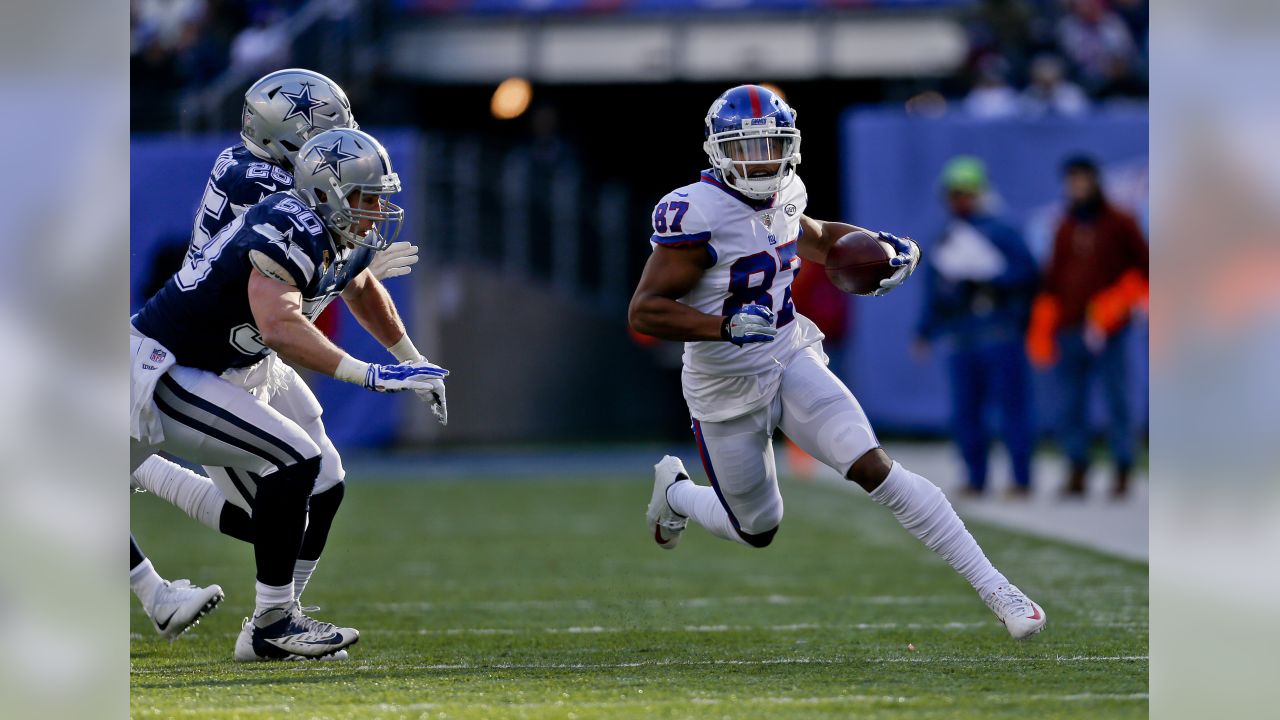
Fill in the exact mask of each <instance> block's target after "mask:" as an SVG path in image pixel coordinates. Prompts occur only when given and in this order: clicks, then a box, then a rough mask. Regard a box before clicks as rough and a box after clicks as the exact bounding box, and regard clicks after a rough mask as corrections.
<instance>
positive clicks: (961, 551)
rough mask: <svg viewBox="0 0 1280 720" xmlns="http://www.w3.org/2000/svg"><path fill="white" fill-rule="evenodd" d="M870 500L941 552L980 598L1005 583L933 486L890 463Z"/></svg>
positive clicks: (954, 512)
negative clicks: (884, 508) (886, 475)
mask: <svg viewBox="0 0 1280 720" xmlns="http://www.w3.org/2000/svg"><path fill="white" fill-rule="evenodd" d="M871 499H872V500H875V501H876V502H878V503H880V504H881V505H884V506H885V507H887V508H889V509H890V510H891V511H893V514H894V516H895V517H897V518H898V522H900V523H902V527H904V528H906V529H907V530H908V531H909V532H910V533H911V534H912V535H915V536H916V537H917V538H919V539H920V542H923V543H924V544H925V546H926V547H928V548H929V549H930V550H932V551H934V552H936V553H938V555H941V556H942V559H943V560H946V561H947V562H948V563H950V564H951V567H953V568H955V569H956V572H958V573H960V575H962V576H963V577H964V579H965V580H968V581H969V584H970V585H972V586H973V589H974V590H977V591H978V595H979V596H980V597H982V598H983V599H986V597H987V595H988V594H990V592H991V591H992V590H994V589H996V588H997V587H999V586H1000V585H1002V584H1005V583H1007V582H1009V581H1008V580H1007V579H1005V576H1004V575H1001V574H1000V571H999V570H996V569H995V566H993V565H992V564H991V561H990V560H988V559H987V556H986V555H984V554H983V553H982V548H980V547H978V542H977V541H976V540H974V539H973V536H972V535H970V534H969V531H968V530H966V529H965V527H964V522H962V521H961V520H960V516H958V515H956V511H955V510H953V509H952V508H951V503H950V502H947V496H946V495H943V494H942V491H941V490H939V489H938V486H937V485H934V484H933V483H931V482H929V481H928V480H926V479H925V478H923V477H920V476H919V475H917V474H915V473H913V472H911V471H910V470H907V469H906V468H904V467H902V466H901V465H899V464H898V463H897V462H894V463H893V468H892V469H890V470H889V477H887V478H885V480H884V482H883V483H881V484H880V487H878V488H876V489H875V492H873V493H871Z"/></svg>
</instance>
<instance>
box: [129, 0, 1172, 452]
mask: <svg viewBox="0 0 1280 720" xmlns="http://www.w3.org/2000/svg"><path fill="white" fill-rule="evenodd" d="M1091 4H1092V3H1091V2H1090V0H1085V1H1084V2H1080V1H1079V0H1076V1H1075V2H1070V3H1065V2H1059V1H1058V0H1050V1H1041V2H1034V1H1028V2H1021V1H1018V0H1008V1H1006V0H983V1H969V0H937V1H931V0H923V1H921V0H871V1H868V2H839V1H823V0H742V1H738V2H714V1H706V2H674V1H664V0H632V1H626V0H614V1H611V2H590V1H576V2H574V1H558V0H538V1H535V0H523V1H521V0H508V1H502V0H490V1H485V2H445V1H443V0H442V1H439V2H433V1H430V0H416V1H415V0H396V1H393V2H357V1H355V0H339V1H336V2H334V1H331V0H312V1H310V2H289V1H281V2H245V3H239V2H219V1H217V0H174V1H173V2H135V3H134V13H133V18H132V20H133V22H132V28H133V44H134V47H133V50H134V52H133V57H132V87H133V93H132V125H133V134H132V151H131V158H132V160H131V162H132V168H131V169H132V179H131V187H132V198H133V200H132V207H131V210H132V213H131V217H132V230H131V253H132V264H131V267H132V271H131V275H132V288H133V304H134V306H135V307H136V306H137V305H138V304H139V303H140V302H141V301H142V300H144V299H145V296H146V292H147V289H148V288H149V287H154V283H155V282H156V279H157V278H160V277H163V276H165V275H167V274H168V273H169V272H171V268H172V267H173V266H174V265H176V262H177V257H178V256H179V255H180V250H177V248H180V247H181V245H182V244H183V243H185V242H186V240H187V237H188V235H189V232H190V225H191V217H192V214H193V211H194V208H195V201H196V194H195V190H194V189H193V188H199V186H200V184H201V183H202V182H203V178H204V177H205V176H206V174H207V172H208V168H209V166H210V163H211V162H212V160H211V159H212V158H213V157H215V156H216V154H217V152H218V151H219V150H220V149H221V148H223V147H225V146H226V145H228V144H231V143H232V142H234V141H235V140H236V136H235V131H236V123H237V120H238V117H239V104H240V97H241V95H242V94H243V90H244V88H245V87H247V85H248V84H250V83H251V82H252V81H253V80H254V79H256V78H257V77H258V76H259V75H261V74H263V73H264V72H267V71H269V70H271V69H275V68H277V67H282V66H291V65H299V66H305V67H312V68H315V69H318V70H320V71H322V72H325V73H326V74H328V75H330V76H331V77H333V78H334V79H335V80H337V81H338V82H339V83H340V84H342V85H343V86H344V87H345V88H346V89H347V90H348V93H349V94H350V97H351V100H352V105H353V108H354V110H355V113H356V117H357V118H358V120H359V121H360V123H361V124H362V126H363V127H365V128H366V129H369V130H372V131H373V132H374V133H375V135H377V136H378V137H380V138H382V139H383V140H384V142H385V143H386V144H387V146H388V148H389V150H390V152H391V154H392V159H393V161H394V162H395V165H396V169H397V170H398V171H399V172H400V174H401V175H402V177H403V178H404V179H405V180H406V183H405V186H406V188H407V191H406V192H405V193H404V197H403V204H404V205H405V207H406V210H407V218H408V220H407V222H406V228H405V231H404V232H405V234H404V236H403V237H406V238H408V239H410V240H412V241H413V242H414V243H415V244H416V245H418V246H419V247H420V248H421V252H422V256H423V262H421V263H420V264H419V265H418V266H417V267H416V269H415V272H414V273H413V275H411V276H410V277H409V278H407V279H402V280H395V281H392V282H390V283H389V285H390V287H391V289H392V291H393V293H394V294H395V295H396V297H397V301H398V302H399V304H400V306H401V308H402V309H403V310H404V312H405V314H406V316H407V318H408V321H409V322H410V324H411V327H412V328H413V335H414V337H415V338H416V339H417V342H418V345H419V346H420V347H423V348H425V349H427V351H428V353H429V354H430V356H431V357H432V359H434V360H436V361H438V362H440V363H442V364H444V365H445V366H447V367H450V368H451V369H452V370H453V372H454V374H453V376H452V377H451V379H450V399H451V401H452V402H451V405H452V411H451V414H450V417H451V422H450V425H449V428H448V430H447V431H443V432H442V431H440V430H439V429H438V428H436V427H435V426H434V424H433V423H431V422H429V421H428V419H427V416H426V415H425V414H424V413H422V412H420V410H421V408H419V407H417V406H416V405H414V404H413V403H412V400H411V399H408V398H396V399H394V400H393V402H394V403H395V408H396V409H395V411H394V412H392V413H388V412H387V410H386V408H387V399H386V398H379V397H373V396H369V395H368V394H366V393H362V392H361V391H360V390H359V389H358V388H352V387H344V386H342V385H341V384H339V383H337V382H336V381H331V380H328V379H316V380H315V381H314V386H315V387H316V388H317V392H318V394H319V395H320V397H321V400H322V402H323V403H324V404H325V406H326V407H328V408H330V411H329V412H328V413H327V415H326V423H327V425H328V426H329V428H330V432H331V433H332V435H333V437H334V439H335V440H336V441H337V443H338V444H339V446H340V447H344V448H358V447H369V448H373V447H387V446H393V445H416V444H423V443H430V444H432V445H440V444H449V445H475V444H482V445H483V444H494V443H497V444H501V443H513V442H515V443H525V442H602V441H603V442H619V441H621V442H652V441H676V440H683V439H684V438H685V428H686V427H687V420H686V419H685V409H684V405H683V400H682V398H681V397H680V392H679V387H678V383H677V382H676V377H677V368H678V348H677V347H674V344H667V343H658V344H656V345H642V344H640V343H637V342H636V341H635V339H633V338H632V337H631V336H630V335H629V334H628V331H627V326H626V317H625V307H626V302H627V300H628V298H629V295H630V291H631V289H632V288H633V287H634V283H635V280H636V278H638V276H639V272H640V269H641V267H642V265H643V262H644V259H645V257H646V256H647V253H648V243H647V238H648V235H649V233H650V230H649V219H648V214H649V212H650V210H651V208H652V205H653V203H654V202H656V199H657V198H659V197H660V196H661V195H662V194H663V193H664V192H666V191H667V190H669V189H670V188H672V187H677V186H679V185H681V184H684V183H686V182H689V181H690V179H691V178H694V177H695V176H696V173H697V172H698V171H699V170H700V169H701V168H702V167H703V166H704V165H705V157H704V155H703V153H702V151H701V146H700V144H701V139H700V135H701V119H702V116H703V115H704V114H705V111H706V107H707V106H708V105H709V104H710V101H711V100H712V99H714V97H715V96H716V95H717V94H718V93H719V92H721V91H722V90H723V89H724V88H725V87H728V86H730V85H732V84H737V83H742V82H767V83H771V84H773V85H775V86H776V87H778V88H779V89H780V90H781V91H782V92H783V93H784V94H785V96H786V97H787V99H788V101H789V102H790V103H791V104H792V105H793V106H795V107H796V108H797V110H798V111H799V113H800V127H801V128H802V131H803V133H804V155H805V162H804V164H803V166H802V168H801V171H802V173H803V175H804V177H805V180H806V184H807V185H808V187H809V191H810V213H811V214H813V215H814V216H815V217H820V218H830V219H837V218H838V219H842V220H848V221H851V222H855V223H859V224H863V225H866V226H870V227H883V228H888V229H892V230H893V231H895V232H900V233H906V234H910V235H913V236H915V237H917V238H919V239H920V240H921V241H922V244H923V246H924V248H925V251H926V252H927V251H928V248H929V244H930V242H931V241H932V240H933V236H934V235H936V233H937V232H938V231H939V230H940V227H941V224H942V221H943V218H944V211H943V207H942V203H941V192H940V190H939V188H938V184H937V176H938V172H939V170H940V169H941V167H942V165H943V163H944V162H945V161H946V160H947V159H948V158H949V157H951V156H952V155H954V154H957V153H961V152H965V153H973V154H977V155H979V156H980V157H982V158H983V159H984V160H985V161H986V162H987V163H988V165H989V167H990V170H991V175H992V181H993V185H994V189H995V190H996V192H997V194H998V196H999V199H1000V201H1001V202H1002V204H1003V210H1004V212H1005V213H1006V214H1007V215H1008V216H1009V217H1011V218H1012V219H1013V220H1014V221H1015V222H1017V223H1019V224H1020V225H1022V227H1023V228H1024V230H1025V231H1026V232H1027V236H1028V240H1029V242H1030V243H1031V245H1032V249H1033V252H1035V253H1036V255H1037V257H1039V258H1043V256H1044V254H1045V251H1046V249H1047V244H1048V242H1049V234H1050V232H1051V228H1052V222H1053V220H1054V219H1056V216H1057V213H1058V211H1059V208H1060V205H1061V204H1060V189H1059V184H1058V175H1057V170H1058V166H1059V163H1060V161H1061V159H1062V157H1064V156H1065V155H1066V154H1068V153H1070V152H1073V151H1080V150H1085V151H1090V152H1093V153H1095V154H1096V155H1097V156H1098V157H1100V158H1101V159H1102V160H1103V163H1104V172H1105V173H1106V175H1107V178H1108V181H1109V185H1110V190H1111V192H1112V194H1113V195H1114V196H1115V197H1116V198H1117V199H1118V200H1119V201H1120V202H1121V204H1124V205H1127V206H1128V207H1129V208H1130V209H1132V210H1134V211H1135V212H1137V213H1138V214H1139V215H1140V216H1141V217H1144V218H1145V215H1146V167H1147V150H1146V143H1147V133H1146V110H1145V97H1144V94H1145V77H1144V73H1145V69H1144V68H1145V61H1144V58H1145V52H1144V50H1143V48H1144V47H1145V37H1144V33H1145V25H1144V24H1143V23H1145V19H1144V18H1145V3H1132V2H1119V3H1115V6H1116V7H1115V8H1114V10H1115V11H1118V12H1119V13H1120V14H1119V15H1117V16H1116V17H1119V18H1121V19H1122V20H1123V21H1124V27H1126V28H1129V29H1130V32H1131V35H1132V37H1134V38H1135V40H1134V43H1133V47H1134V48H1135V49H1136V52H1135V53H1134V54H1133V56H1132V57H1131V58H1130V64H1129V65H1128V66H1127V67H1126V69H1125V71H1124V72H1123V73H1120V74H1118V77H1117V78H1114V79H1111V80H1108V81H1106V82H1103V81H1099V80H1098V79H1097V78H1095V77H1093V76H1092V75H1090V73H1089V72H1088V69H1087V67H1086V66H1085V65H1083V64H1078V63H1073V62H1072V61H1071V60H1070V58H1071V52H1070V51H1069V50H1068V49H1067V48H1066V47H1065V46H1064V45H1063V42H1064V40H1063V38H1065V37H1066V36H1065V35H1064V33H1065V32H1067V31H1066V30H1065V28H1066V26H1067V25H1068V24H1069V23H1070V22H1071V21H1072V19H1073V18H1074V17H1075V16H1077V15H1079V14H1080V13H1082V12H1084V7H1085V6H1087V5H1091ZM1134 18H1136V19H1134ZM1046 53H1048V54H1054V55H1057V56H1059V57H1061V58H1064V59H1065V60H1066V67H1067V69H1068V72H1067V79H1068V80H1074V81H1076V82H1077V83H1078V84H1079V85H1080V86H1082V87H1083V88H1085V90H1086V91H1088V92H1089V93H1090V107H1089V108H1088V109H1086V110H1083V111H1080V112H1078V113H1073V114H1072V115H1070V116H1063V115H1060V114H1057V115H1050V116H1044V115H1035V114H1032V113H1030V112H1028V111H1027V110H1026V109H1025V108H1023V107H1021V106H1020V105H1019V100H1018V94H1019V93H1020V92H1021V88H1023V87H1024V86H1026V85H1027V83H1028V77H1029V73H1030V72H1031V70H1030V68H1031V65H1032V62H1033V59H1034V58H1035V57H1037V56H1038V55H1042V54H1046ZM995 76H998V77H1001V78H1003V80H1002V81H1001V82H1002V83H1003V86H1004V87H1003V89H999V87H997V90H996V91H991V92H986V93H985V97H987V98H992V97H995V98H1003V100H1000V99H997V100H996V101H994V103H992V102H987V103H983V102H980V101H979V100H978V99H975V97H976V96H977V95H980V94H982V93H980V92H976V91H975V90H974V88H975V86H976V85H982V86H983V87H986V85H989V84H990V82H991V78H992V77H995ZM508 78H519V79H527V81H528V83H530V85H529V88H530V89H531V101H529V102H528V105H527V107H526V108H524V109H523V111H521V112H519V113H518V116H517V117H514V118H512V119H499V118H498V117H497V116H496V114H497V112H498V110H495V103H498V102H501V101H505V102H507V103H508V104H509V105H510V104H512V103H514V105H515V108H516V109H517V110H520V105H521V99H522V97H521V96H522V93H521V88H520V86H519V85H513V83H508V84H507V85H506V86H503V89H502V90H500V91H499V92H498V96H499V97H495V89H497V88H498V87H499V84H500V83H502V82H503V81H504V80H507V79H508ZM515 82H520V81H515ZM997 85H998V84H997ZM987 89H988V90H990V88H987ZM507 112H510V110H507ZM848 302H849V304H850V306H851V307H850V309H851V323H852V327H851V331H850V332H848V333H847V334H846V336H845V338H843V340H842V341H841V342H840V344H841V345H843V346H844V347H843V352H841V353H839V358H838V359H839V360H840V363H841V366H840V368H839V371H840V374H841V375H842V376H843V377H844V378H845V379H846V381H847V382H848V383H849V384H850V386H851V388H852V389H853V390H854V392H855V393H856V394H857V395H858V397H859V398H860V400H861V401H862V402H863V404H864V406H865V407H866V409H867V411H868V413H869V415H870V416H871V418H872V420H873V422H875V423H876V424H877V426H878V427H879V428H880V429H881V431H882V432H889V433H890V434H892V433H906V434H910V435H912V436H921V435H925V436H939V435H941V434H944V433H945V432H946V422H947V406H946V397H947V396H946V392H945V387H944V385H943V377H942V372H941V369H940V367H939V363H938V360H937V354H936V353H935V354H934V355H933V356H932V357H931V358H929V359H925V360H920V359H915V358H913V357H912V356H911V355H910V354H909V353H908V346H909V341H910V337H911V333H912V328H913V327H914V324H915V321H916V318H917V315H918V313H919V304H920V289H919V287H918V286H916V285H911V284H908V285H907V286H905V287H904V288H903V289H902V290H900V291H899V292H897V293H895V294H893V295H892V296H889V297H886V298H883V299H881V298H876V299H870V300H866V299H854V298H849V299H848ZM801 311H802V312H804V311H805V308H804V307H803V306H801ZM330 314H331V315H333V317H330V318H328V322H329V325H328V326H327V327H328V328H329V329H330V330H331V331H332V332H333V333H334V334H335V336H336V337H337V338H338V339H339V341H340V342H341V343H342V344H344V346H347V347H349V348H350V349H351V350H352V351H353V352H354V353H355V354H357V355H358V356H362V357H368V358H370V359H373V358H377V357H380V356H381V351H380V350H379V349H378V348H377V347H376V346H375V345H373V344H372V341H371V340H369V339H368V338H367V336H364V333H362V332H361V331H360V330H359V328H358V326H357V325H356V323H355V322H354V321H353V320H352V319H351V318H350V316H349V315H347V314H346V311H345V309H343V308H339V307H338V305H335V306H334V307H333V309H331V310H330ZM1140 330H1141V331H1140V332H1136V333H1132V334H1131V336H1132V342H1133V343H1134V345H1135V350H1136V352H1133V353H1131V357H1132V358H1133V364H1134V373H1135V374H1134V377H1135V379H1136V380H1137V381H1136V382H1135V383H1134V387H1133V391H1132V401H1133V404H1134V407H1135V413H1134V415H1135V417H1136V418H1137V419H1138V420H1139V421H1140V422H1141V423H1142V426H1143V427H1144V428H1145V421H1146V417H1147V415H1146V379H1145V378H1146V332H1145V328H1140ZM1054 387H1055V386H1054V383H1053V382H1052V381H1051V378H1049V377H1048V376H1040V377H1038V378H1037V391H1038V392H1037V400H1039V402H1038V403H1037V408H1038V409H1039V413H1038V414H1039V416H1040V424H1041V427H1042V428H1043V427H1045V426H1046V424H1047V422H1048V421H1049V419H1050V418H1049V417H1048V414H1047V412H1046V411H1045V410H1044V408H1046V407H1050V406H1052V397H1053V393H1054ZM338 407H341V408H342V410H341V411H340V412H339V411H335V410H334V408H338Z"/></svg>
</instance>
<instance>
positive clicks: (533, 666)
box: [132, 655, 1150, 675]
mask: <svg viewBox="0 0 1280 720" xmlns="http://www.w3.org/2000/svg"><path fill="white" fill-rule="evenodd" d="M1148 660H1150V656H1148V655H1054V656H1049V657H1034V656H1030V657H1020V656H1009V655H992V656H948V655H940V656H937V657H933V656H929V655H913V656H910V657H904V656H894V657H848V658H840V657H833V658H812V657H780V658H757V659H746V660H741V659H739V660H731V659H724V658H717V659H715V660H636V661H632V662H616V663H426V664H415V663H398V662H385V663H360V664H358V665H357V664H349V663H340V664H337V665H334V664H331V663H303V664H297V663H287V664H279V665H276V666H275V667H279V668H281V669H285V670H293V669H296V668H299V667H325V668H340V669H342V670H344V671H351V670H357V671H361V670H376V671H385V670H482V671H493V670H622V669H627V668H645V667H706V666H731V667H738V666H744V667H760V666H769V665H819V666H821V665H851V664H913V665H914V664H922V665H986V664H990V663H1028V662H1052V663H1055V664H1059V665H1072V664H1083V663H1107V662H1147V661H1148ZM132 672H133V673H134V674H137V675H169V674H172V673H173V671H172V670H171V669H160V668H134V669H133V670H132Z"/></svg>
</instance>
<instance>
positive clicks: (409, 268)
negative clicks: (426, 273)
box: [369, 240, 418, 280]
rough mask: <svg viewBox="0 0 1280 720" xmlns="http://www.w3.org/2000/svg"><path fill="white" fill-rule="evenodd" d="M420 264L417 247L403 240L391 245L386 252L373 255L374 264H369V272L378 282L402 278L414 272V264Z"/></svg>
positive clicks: (382, 251)
mask: <svg viewBox="0 0 1280 720" xmlns="http://www.w3.org/2000/svg"><path fill="white" fill-rule="evenodd" d="M416 262H418V248H417V246H416V245H414V244H412V243H410V242H408V241H406V240H401V241H400V242H395V243H391V244H390V245H388V246H387V247H386V249H385V250H379V251H378V252H376V253H374V254H373V262H371V263H369V272H371V273H373V276H374V277H375V278H377V279H378V280H386V279H387V278H393V277H400V276H401V275H408V274H409V273H411V272H413V265H414V263H416Z"/></svg>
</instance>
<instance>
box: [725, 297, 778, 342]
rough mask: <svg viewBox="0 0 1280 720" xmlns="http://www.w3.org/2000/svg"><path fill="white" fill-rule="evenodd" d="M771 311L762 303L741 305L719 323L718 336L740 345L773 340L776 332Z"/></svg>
mask: <svg viewBox="0 0 1280 720" xmlns="http://www.w3.org/2000/svg"><path fill="white" fill-rule="evenodd" d="M773 323H774V314H773V311H772V310H770V309H769V308H767V307H765V306H764V305H756V304H750V305H743V306H742V307H740V308H738V310H737V311H735V312H734V313H733V314H732V315H728V316H725V319H724V320H723V321H722V322H721V325H720V337H721V338H723V339H725V340H728V341H729V342H731V343H733V344H734V345H737V346H738V347H742V346H743V345H746V344H748V343H759V342H773V336H774V335H777V334H778V328H776V327H774V325H773Z"/></svg>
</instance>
